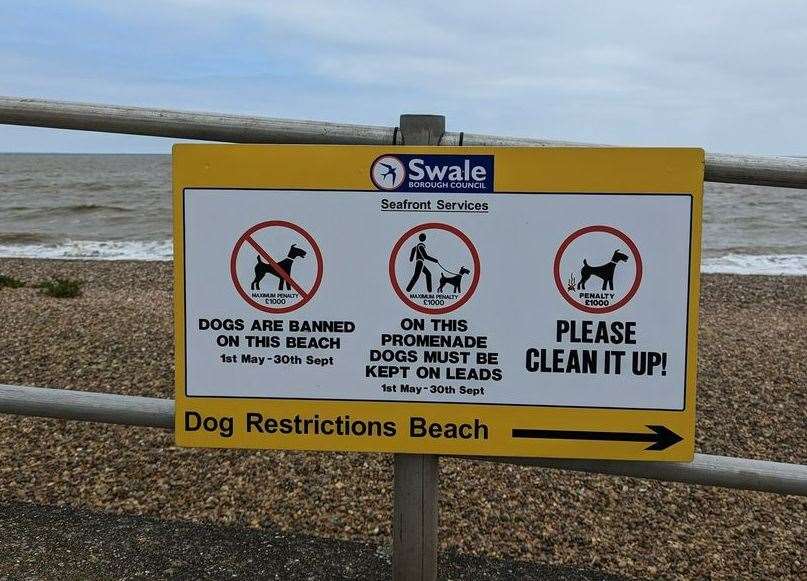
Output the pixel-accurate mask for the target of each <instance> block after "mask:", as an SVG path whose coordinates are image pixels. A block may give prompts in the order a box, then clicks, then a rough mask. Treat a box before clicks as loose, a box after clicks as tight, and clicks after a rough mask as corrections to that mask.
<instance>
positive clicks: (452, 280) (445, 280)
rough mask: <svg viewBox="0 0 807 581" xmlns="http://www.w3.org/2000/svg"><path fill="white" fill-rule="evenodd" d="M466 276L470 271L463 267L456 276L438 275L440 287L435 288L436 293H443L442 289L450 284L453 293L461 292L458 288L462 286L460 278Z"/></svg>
mask: <svg viewBox="0 0 807 581" xmlns="http://www.w3.org/2000/svg"><path fill="white" fill-rule="evenodd" d="M466 274H471V271H470V270H468V269H467V268H465V267H464V266H463V267H462V268H460V271H459V272H458V273H457V274H453V273H451V276H446V275H444V274H441V275H440V286H439V287H438V288H437V292H438V293H441V292H443V288H444V287H445V286H446V285H447V284H450V285H451V286H453V287H454V292H455V293H458V292H462V289H461V288H460V287H461V286H462V277H463V276H464V275H466Z"/></svg>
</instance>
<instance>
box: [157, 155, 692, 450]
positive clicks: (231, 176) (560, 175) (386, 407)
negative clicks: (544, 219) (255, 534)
mask: <svg viewBox="0 0 807 581" xmlns="http://www.w3.org/2000/svg"><path fill="white" fill-rule="evenodd" d="M414 152H417V153H420V154H444V155H445V154H457V155H493V156H495V171H494V191H500V192H511V193H512V192H524V193H525V194H529V193H530V192H553V193H580V194H586V193H598V194H603V193H611V194H634V195H635V194H643V195H662V194H691V195H692V228H691V240H690V273H689V321H688V329H687V379H686V382H687V385H686V397H685V407H684V410H682V411H662V410H625V409H606V408H564V407H536V406H511V405H499V404H497V405H481V404H480V405H478V404H457V405H452V404H448V403H410V402H366V401H331V400H273V399H230V398H198V397H194V398H189V397H186V395H185V383H184V382H185V369H184V366H185V343H184V341H185V320H184V317H185V305H184V296H185V294H184V246H183V244H184V238H183V190H184V189H186V188H221V189H228V188H231V189H235V188H250V189H252V188H254V189H314V190H332V191H338V190H345V191H351V190H375V187H374V186H373V184H372V182H371V180H370V172H369V168H370V165H371V163H372V161H373V160H374V159H376V158H377V157H378V156H380V155H383V154H395V153H402V154H411V153H414ZM312 162H315V163H312ZM312 167H317V168H318V169H317V171H316V172H312V171H311V168H312ZM703 170H704V152H703V150H702V149H693V148H530V147H508V148H492V147H401V146H389V147H386V146H318V145H223V144H222V145H219V144H210V145H208V144H177V145H175V146H174V148H173V200H174V297H175V298H174V325H175V328H174V331H175V337H176V350H175V354H176V431H175V436H176V443H177V445H179V446H189V447H212V448H274V449H297V450H332V451H365V452H406V453H431V454H463V455H495V456H538V457H550V458H592V459H624V460H655V461H691V460H692V458H693V454H694V438H695V434H694V430H695V401H696V376H697V339H698V297H699V286H700V285H699V277H700V246H701V244H700V242H701V221H702V213H703ZM490 195H495V193H494V194H490ZM190 408H192V409H193V410H194V411H197V412H198V413H200V414H202V415H211V416H217V417H220V416H231V417H233V418H235V428H234V432H233V434H232V435H231V436H229V437H223V436H221V435H220V434H219V432H215V431H213V432H205V431H197V432H186V431H185V430H184V412H185V411H186V410H187V409H190ZM270 410H271V411H270ZM249 411H256V412H262V413H264V415H265V416H271V417H276V418H281V417H282V418H285V417H291V418H293V417H294V416H295V415H300V416H302V417H312V416H313V415H314V414H319V416H320V417H321V418H334V417H337V416H340V415H342V416H345V415H349V416H350V417H351V418H353V419H362V420H379V421H382V422H385V421H393V422H395V423H396V425H397V427H398V430H397V435H396V436H394V437H389V438H387V437H357V436H334V435H328V436H326V435H322V434H319V435H311V434H308V435H291V434H290V435H280V434H272V435H270V434H265V433H264V434H259V433H255V432H254V431H253V432H251V433H247V432H246V430H245V429H244V426H243V421H242V420H243V418H244V416H245V414H246V413H247V412H249ZM412 416H422V417H425V418H427V419H428V421H430V422H438V423H440V424H441V425H445V424H447V423H457V424H458V423H473V419H474V418H481V419H483V421H484V423H485V424H486V425H488V426H489V437H488V439H485V440H475V439H443V438H429V437H427V438H420V439H413V438H410V437H409V436H408V435H406V432H407V426H408V423H409V418H410V417H412ZM650 425H662V426H666V427H667V428H669V429H671V430H672V431H674V432H675V433H677V434H678V435H680V436H681V437H682V438H683V441H681V442H679V443H678V444H675V445H673V446H670V447H669V448H667V449H665V450H657V451H653V450H647V447H648V445H649V443H647V442H591V441H585V440H557V439H535V440H533V439H529V440H527V439H525V440H517V441H516V440H514V439H513V438H512V437H511V436H510V430H511V428H513V427H530V426H535V427H540V428H541V429H547V430H580V431H618V432H638V433H651V432H650V430H649V428H648V427H647V426H650Z"/></svg>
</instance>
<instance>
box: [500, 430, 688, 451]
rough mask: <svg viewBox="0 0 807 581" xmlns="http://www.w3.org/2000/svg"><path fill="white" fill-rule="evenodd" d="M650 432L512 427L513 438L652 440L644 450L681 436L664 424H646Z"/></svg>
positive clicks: (661, 446) (662, 447) (663, 446)
mask: <svg viewBox="0 0 807 581" xmlns="http://www.w3.org/2000/svg"><path fill="white" fill-rule="evenodd" d="M647 427H648V428H650V429H651V430H653V433H652V434H648V433H643V434H641V433H636V432H586V431H577V430H532V429H524V428H514V429H513V437H514V438H548V439H553V440H597V441H605V442H653V444H652V445H651V446H648V447H647V448H645V450H666V449H667V448H669V447H670V446H672V445H674V444H677V443H678V442H680V441H681V440H683V438H682V437H681V436H679V435H678V434H676V433H675V432H673V431H672V430H670V429H669V428H668V427H666V426H647Z"/></svg>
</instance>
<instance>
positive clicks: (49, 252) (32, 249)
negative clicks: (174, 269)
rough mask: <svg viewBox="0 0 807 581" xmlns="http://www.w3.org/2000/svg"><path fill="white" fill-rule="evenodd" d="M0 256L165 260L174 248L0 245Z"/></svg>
mask: <svg viewBox="0 0 807 581" xmlns="http://www.w3.org/2000/svg"><path fill="white" fill-rule="evenodd" d="M0 257H5V258H60V259H66V260H158V261H165V260H172V259H173V258H174V248H173V244H172V242H171V241H170V240H165V241H162V242H159V241H139V240H131V241H123V242H115V241H99V240H68V241H66V242H61V243H59V244H13V245H11V244H8V245H5V244H3V245H0Z"/></svg>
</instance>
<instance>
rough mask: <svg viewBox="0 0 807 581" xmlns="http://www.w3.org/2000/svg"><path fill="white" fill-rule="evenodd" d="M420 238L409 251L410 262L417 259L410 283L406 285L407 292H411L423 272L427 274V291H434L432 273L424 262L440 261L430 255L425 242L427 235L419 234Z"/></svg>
mask: <svg viewBox="0 0 807 581" xmlns="http://www.w3.org/2000/svg"><path fill="white" fill-rule="evenodd" d="M418 240H420V242H418V243H417V244H416V245H415V246H413V247H412V250H411V252H410V253H409V262H412V261H415V272H414V273H413V274H412V278H411V279H410V281H409V284H408V285H406V292H410V291H411V290H412V289H413V288H414V286H415V284H417V281H418V279H419V278H420V274H421V273H423V274H424V275H425V276H426V292H432V273H431V271H430V270H429V269H428V268H427V267H426V266H424V265H423V262H424V261H426V260H428V261H430V262H435V263H437V264H440V262H439V261H438V260H437V259H436V258H434V257H432V256H429V253H428V252H426V244H424V242H425V241H426V235H425V234H423V233H421V234H420V236H418Z"/></svg>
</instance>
